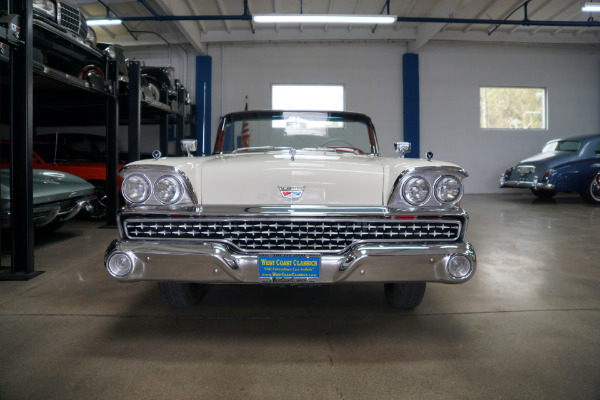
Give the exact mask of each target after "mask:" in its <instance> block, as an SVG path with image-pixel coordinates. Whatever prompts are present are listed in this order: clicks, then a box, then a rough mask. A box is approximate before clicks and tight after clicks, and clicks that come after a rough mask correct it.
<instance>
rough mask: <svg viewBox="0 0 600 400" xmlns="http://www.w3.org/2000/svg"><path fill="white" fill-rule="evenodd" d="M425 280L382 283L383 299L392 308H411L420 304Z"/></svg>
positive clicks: (423, 293)
mask: <svg viewBox="0 0 600 400" xmlns="http://www.w3.org/2000/svg"><path fill="white" fill-rule="evenodd" d="M425 286H426V283H425V282H400V283H384V284H383V289H384V293H385V299H386V300H387V302H388V303H389V305H391V306H392V307H394V308H400V309H412V308H415V307H417V306H418V305H419V304H421V301H422V300H423V296H424V295H425Z"/></svg>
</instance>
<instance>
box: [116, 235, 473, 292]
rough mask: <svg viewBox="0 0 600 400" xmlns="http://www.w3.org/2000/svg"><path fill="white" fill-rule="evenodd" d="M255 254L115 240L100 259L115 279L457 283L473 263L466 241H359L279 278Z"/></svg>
mask: <svg viewBox="0 0 600 400" xmlns="http://www.w3.org/2000/svg"><path fill="white" fill-rule="evenodd" d="M311 255H312V256H314V254H311ZM259 257H260V256H259V255H254V254H253V255H248V254H236V253H234V252H232V251H230V250H229V249H228V247H227V246H226V245H223V244H220V243H209V242H206V243H189V242H188V243H186V242H176V241H175V242H174V241H169V242H168V243H165V242H159V241H135V240H124V241H120V242H119V241H117V240H115V241H114V242H112V243H111V244H110V246H109V247H108V249H107V251H106V256H105V259H104V262H105V266H106V268H107V270H108V272H109V273H110V274H111V276H113V277H114V278H115V279H117V280H119V281H121V282H136V281H174V282H199V283H285V284H303V283H317V284H321V283H342V282H407V281H419V282H441V283H462V282H466V281H467V280H469V279H470V278H471V276H472V275H473V273H474V272H475V269H476V264H477V259H476V255H475V250H474V249H473V247H472V246H471V244H470V243H468V242H460V243H436V244H431V243H430V244H401V245H390V244H373V245H366V244H363V245H357V246H356V247H354V248H352V249H351V250H350V251H348V252H345V253H344V254H340V255H321V256H320V262H321V264H320V273H319V278H316V279H306V278H303V279H285V280H279V279H272V278H260V274H259V265H258V260H259ZM458 259H460V260H461V262H465V263H466V265H469V264H470V269H468V272H467V273H465V274H464V276H463V277H460V278H455V277H453V276H452V275H451V274H450V271H449V266H450V264H452V263H453V262H454V261H456V260H458ZM453 260H454V261H453ZM463 265H465V264H463ZM125 266H126V268H125Z"/></svg>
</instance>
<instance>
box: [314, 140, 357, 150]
mask: <svg viewBox="0 0 600 400" xmlns="http://www.w3.org/2000/svg"><path fill="white" fill-rule="evenodd" d="M335 142H341V143H344V144H347V145H348V147H351V148H353V149H355V148H356V147H354V145H353V144H352V143H350V142H349V141H347V140H345V139H341V138H333V139H328V140H326V141H324V142H323V143H321V144H320V145H319V147H323V146H325V145H327V144H329V143H335Z"/></svg>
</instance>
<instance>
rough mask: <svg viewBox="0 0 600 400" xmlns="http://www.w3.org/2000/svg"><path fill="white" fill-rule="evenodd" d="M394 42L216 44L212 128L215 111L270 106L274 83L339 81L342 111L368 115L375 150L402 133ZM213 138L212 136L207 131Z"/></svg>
mask: <svg viewBox="0 0 600 400" xmlns="http://www.w3.org/2000/svg"><path fill="white" fill-rule="evenodd" d="M404 51H405V47H404V46H403V45H399V44H394V45H390V44H377V43H375V44H374V43H363V44H352V45H350V44H303V45H300V44H292V45H290V44H287V45H284V44H271V45H258V46H257V45H254V46H247V45H239V46H231V45H228V46H218V47H211V48H210V49H209V55H210V56H211V57H212V58H213V81H212V113H213V119H212V127H213V129H212V131H213V136H214V132H215V128H216V126H217V123H218V118H219V116H220V115H223V114H226V113H228V112H232V111H240V110H243V109H244V99H245V96H248V102H249V108H250V109H256V110H261V109H269V108H271V85H272V84H274V83H322V84H343V85H344V89H345V90H344V91H345V97H346V99H345V102H346V110H347V111H357V112H362V113H365V114H368V115H370V116H371V117H372V118H373V119H374V121H375V128H376V129H377V134H378V136H379V145H380V148H381V150H382V151H383V152H384V153H387V154H394V150H393V142H394V141H398V140H400V139H401V138H402V132H401V131H402V91H401V90H400V89H401V88H402V54H403V53H404ZM213 141H214V137H213Z"/></svg>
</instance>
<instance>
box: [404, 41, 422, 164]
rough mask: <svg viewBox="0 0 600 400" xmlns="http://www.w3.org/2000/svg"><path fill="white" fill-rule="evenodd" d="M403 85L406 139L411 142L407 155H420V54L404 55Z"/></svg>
mask: <svg viewBox="0 0 600 400" xmlns="http://www.w3.org/2000/svg"><path fill="white" fill-rule="evenodd" d="M402 87H403V91H404V93H403V104H404V141H406V142H411V144H412V151H411V152H410V154H408V155H407V157H410V158H419V157H420V151H421V150H420V142H421V119H420V116H419V114H420V104H419V103H420V97H419V55H418V54H413V53H406V54H404V55H403V57H402Z"/></svg>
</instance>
